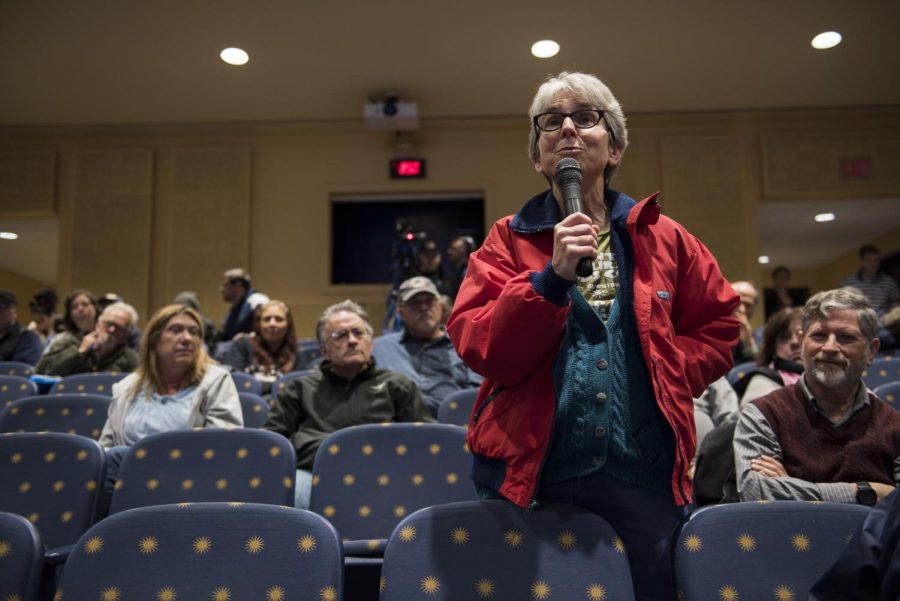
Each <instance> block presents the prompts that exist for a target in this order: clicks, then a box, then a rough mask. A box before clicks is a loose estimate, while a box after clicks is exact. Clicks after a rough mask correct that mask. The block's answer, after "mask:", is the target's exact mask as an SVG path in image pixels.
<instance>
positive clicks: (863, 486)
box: [856, 482, 878, 507]
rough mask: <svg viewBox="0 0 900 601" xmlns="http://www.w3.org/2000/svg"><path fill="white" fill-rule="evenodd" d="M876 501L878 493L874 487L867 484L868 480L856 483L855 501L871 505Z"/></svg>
mask: <svg viewBox="0 0 900 601" xmlns="http://www.w3.org/2000/svg"><path fill="white" fill-rule="evenodd" d="M877 501H878V494H877V493H876V492H875V489H874V488H872V487H871V486H869V483H868V482H857V483H856V502H857V503H859V504H860V505H868V506H869V507H871V506H872V505H874V504H875V503H876V502H877Z"/></svg>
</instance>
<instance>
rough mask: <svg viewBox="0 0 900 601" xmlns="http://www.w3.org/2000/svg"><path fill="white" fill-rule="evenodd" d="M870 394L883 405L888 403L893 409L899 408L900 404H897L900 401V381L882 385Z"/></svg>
mask: <svg viewBox="0 0 900 601" xmlns="http://www.w3.org/2000/svg"><path fill="white" fill-rule="evenodd" d="M872 392H874V393H875V396H877V397H878V398H879V399H881V400H882V401H884V402H885V403H890V404H891V405H893V406H894V407H900V404H898V403H897V401H898V400H900V380H898V381H896V382H888V383H887V384H882V385H881V386H879V387H878V388H876V389H875V390H873V391H872Z"/></svg>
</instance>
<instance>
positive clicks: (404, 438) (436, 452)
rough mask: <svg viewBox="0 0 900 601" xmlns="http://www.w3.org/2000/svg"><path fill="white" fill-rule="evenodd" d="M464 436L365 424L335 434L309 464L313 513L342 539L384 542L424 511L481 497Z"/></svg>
mask: <svg viewBox="0 0 900 601" xmlns="http://www.w3.org/2000/svg"><path fill="white" fill-rule="evenodd" d="M471 468H472V456H471V454H470V453H469V451H468V448H467V447H466V431H465V429H464V428H461V427H459V426H452V425H449V424H407V423H404V424H397V423H392V424H367V425H363V426H354V427H352V428H344V429H342V430H338V431H337V432H334V433H332V434H329V435H328V437H327V438H326V439H325V440H324V441H323V442H322V444H321V446H320V447H319V450H318V451H317V452H316V458H315V460H314V463H313V487H312V497H311V499H310V509H312V510H313V511H315V512H316V513H319V514H321V515H324V516H325V517H326V518H328V519H329V520H330V521H331V523H332V524H334V526H335V528H337V530H338V532H339V533H340V535H341V537H342V538H345V539H351V540H353V539H355V540H359V539H385V538H387V537H388V535H389V534H390V533H391V530H393V528H394V526H395V525H396V524H397V522H399V521H400V520H401V519H402V518H403V517H405V516H406V515H408V514H410V513H412V512H413V511H415V510H417V509H421V508H422V507H428V506H430V505H437V504H440V503H452V502H454V501H469V500H474V499H477V498H478V495H477V494H476V493H475V487H474V485H473V484H472V481H471V480H470V479H469V477H468V476H469V472H470V471H471Z"/></svg>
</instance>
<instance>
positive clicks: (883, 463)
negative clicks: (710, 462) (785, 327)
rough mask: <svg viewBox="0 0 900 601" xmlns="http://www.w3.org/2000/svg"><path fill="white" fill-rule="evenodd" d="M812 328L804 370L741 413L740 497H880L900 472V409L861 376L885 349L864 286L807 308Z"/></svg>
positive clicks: (806, 324) (807, 326)
mask: <svg viewBox="0 0 900 601" xmlns="http://www.w3.org/2000/svg"><path fill="white" fill-rule="evenodd" d="M802 328H803V339H802V349H801V360H802V362H803V366H804V373H803V377H801V378H800V380H799V381H798V382H797V383H796V384H792V385H790V386H786V387H784V388H782V389H780V390H776V391H775V392H773V393H771V394H769V395H766V396H764V397H761V398H759V399H756V400H755V401H753V402H752V403H750V404H748V405H747V407H746V408H745V409H744V411H743V412H742V413H741V417H740V420H739V421H738V425H737V429H736V430H735V436H734V455H735V471H736V473H737V483H738V493H739V495H740V498H741V500H742V501H754V500H761V499H771V500H777V499H782V500H807V501H830V502H836V503H859V504H862V505H874V504H875V503H876V502H877V501H879V500H881V499H883V498H884V497H886V496H887V495H888V494H890V493H891V491H893V490H894V487H895V485H896V484H897V482H898V476H900V470H898V456H900V412H898V411H897V410H896V409H894V408H893V407H891V406H889V405H887V404H886V403H884V402H882V401H881V400H880V399H878V397H876V396H875V395H874V394H872V393H871V392H869V391H868V389H867V388H866V385H865V384H864V383H863V382H862V379H861V376H862V373H863V371H864V370H865V369H866V366H867V365H868V364H869V363H870V362H871V361H872V358H873V357H874V356H875V353H876V352H877V351H878V346H879V341H878V338H877V337H876V332H877V330H878V317H877V316H876V314H875V311H874V310H873V309H872V307H871V305H870V304H869V302H868V300H866V298H865V297H864V296H862V295H861V294H858V293H856V292H854V291H852V290H847V289H838V290H828V291H826V292H820V293H819V294H816V295H815V296H813V297H812V298H811V299H809V301H808V302H807V303H806V306H804V307H803V319H802Z"/></svg>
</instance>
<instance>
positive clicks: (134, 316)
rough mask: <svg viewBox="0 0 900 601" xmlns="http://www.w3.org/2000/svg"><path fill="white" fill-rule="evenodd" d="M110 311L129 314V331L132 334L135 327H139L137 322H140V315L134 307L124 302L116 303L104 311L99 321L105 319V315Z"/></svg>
mask: <svg viewBox="0 0 900 601" xmlns="http://www.w3.org/2000/svg"><path fill="white" fill-rule="evenodd" d="M110 311H122V312H124V313H127V314H128V319H129V324H128V331H129V332H131V331H133V330H134V327H135V326H136V325H137V321H138V313H137V311H135V309H134V307H132V306H131V305H129V304H128V303H123V302H122V301H116V302H114V303H111V304H109V305H107V306H106V308H105V309H103V312H102V313H100V317H99V318H97V320H98V321H99V320H100V319H101V318H103V316H104V315H106V314H107V313H109V312H110Z"/></svg>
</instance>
